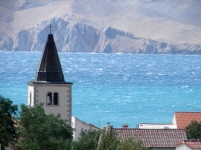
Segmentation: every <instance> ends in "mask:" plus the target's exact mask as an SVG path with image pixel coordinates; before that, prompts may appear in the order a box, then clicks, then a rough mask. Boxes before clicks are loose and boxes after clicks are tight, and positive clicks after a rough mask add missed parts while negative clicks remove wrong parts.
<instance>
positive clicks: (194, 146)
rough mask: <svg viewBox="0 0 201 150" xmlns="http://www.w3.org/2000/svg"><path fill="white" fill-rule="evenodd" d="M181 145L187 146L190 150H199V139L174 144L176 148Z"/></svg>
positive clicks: (200, 146) (200, 142)
mask: <svg viewBox="0 0 201 150" xmlns="http://www.w3.org/2000/svg"><path fill="white" fill-rule="evenodd" d="M181 144H185V145H186V146H188V147H190V148H192V149H197V148H201V139H199V140H184V141H182V142H179V143H177V144H175V145H174V146H178V145H181Z"/></svg>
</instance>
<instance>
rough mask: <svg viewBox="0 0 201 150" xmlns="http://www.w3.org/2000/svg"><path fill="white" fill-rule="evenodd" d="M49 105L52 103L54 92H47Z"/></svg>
mask: <svg viewBox="0 0 201 150" xmlns="http://www.w3.org/2000/svg"><path fill="white" fill-rule="evenodd" d="M47 105H52V93H47Z"/></svg>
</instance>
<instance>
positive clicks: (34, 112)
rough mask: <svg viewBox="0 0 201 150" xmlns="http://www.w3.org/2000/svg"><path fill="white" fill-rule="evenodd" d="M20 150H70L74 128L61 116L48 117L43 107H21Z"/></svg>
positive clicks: (17, 145)
mask: <svg viewBox="0 0 201 150" xmlns="http://www.w3.org/2000/svg"><path fill="white" fill-rule="evenodd" d="M20 116H21V118H20V126H19V133H20V140H19V141H18V143H17V144H16V148H17V149H18V150H42V149H43V150H55V149H57V150H64V149H70V147H71V140H72V128H71V127H70V126H69V125H68V124H66V122H65V121H64V120H62V119H61V118H60V115H57V116H55V115H46V114H45V112H44V109H43V107H42V105H37V106H35V107H33V108H32V107H27V106H25V105H21V113H20Z"/></svg>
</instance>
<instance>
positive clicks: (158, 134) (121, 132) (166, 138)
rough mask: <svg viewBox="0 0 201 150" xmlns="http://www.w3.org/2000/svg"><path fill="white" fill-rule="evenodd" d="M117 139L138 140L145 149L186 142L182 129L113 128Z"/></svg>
mask: <svg viewBox="0 0 201 150" xmlns="http://www.w3.org/2000/svg"><path fill="white" fill-rule="evenodd" d="M113 130H114V131H116V132H117V135H118V137H119V138H122V139H125V138H129V137H132V138H134V140H140V141H142V142H143V144H144V146H145V147H174V144H175V143H178V142H180V141H183V140H186V139H187V136H186V133H185V131H184V130H183V129H136V128H133V129H132V128H127V129H125V128H114V129H113Z"/></svg>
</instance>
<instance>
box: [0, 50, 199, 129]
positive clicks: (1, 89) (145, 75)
mask: <svg viewBox="0 0 201 150" xmlns="http://www.w3.org/2000/svg"><path fill="white" fill-rule="evenodd" d="M41 55H42V53H40V52H0V94H1V95H2V96H4V97H8V98H10V99H11V100H13V101H14V103H15V104H19V105H20V104H21V103H25V104H26V103H27V81H32V80H34V78H35V73H36V69H37V66H38V63H39V60H40V57H41ZM59 55H60V60H61V63H62V68H63V71H64V75H65V80H66V81H69V82H73V83H74V84H73V116H76V117H77V118H79V119H81V120H83V121H85V122H89V123H92V124H94V125H96V126H100V127H103V126H105V125H106V123H107V122H110V123H111V124H112V125H114V127H121V125H122V124H124V123H127V124H129V127H136V125H137V124H138V123H171V122H172V117H173V113H174V112H175V111H201V56H196V55H195V56H186V55H133V54H87V53H59Z"/></svg>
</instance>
